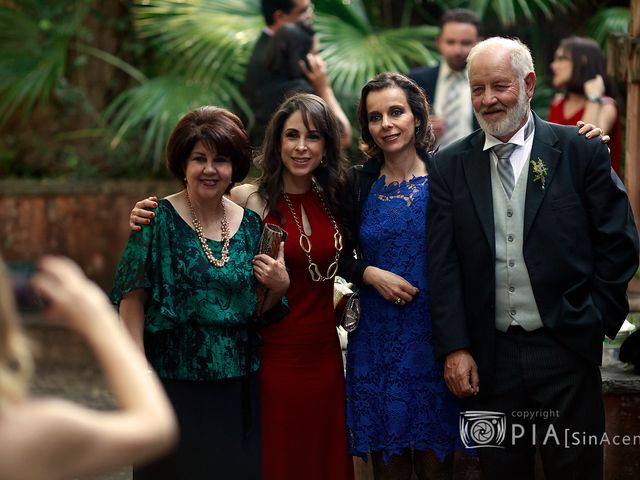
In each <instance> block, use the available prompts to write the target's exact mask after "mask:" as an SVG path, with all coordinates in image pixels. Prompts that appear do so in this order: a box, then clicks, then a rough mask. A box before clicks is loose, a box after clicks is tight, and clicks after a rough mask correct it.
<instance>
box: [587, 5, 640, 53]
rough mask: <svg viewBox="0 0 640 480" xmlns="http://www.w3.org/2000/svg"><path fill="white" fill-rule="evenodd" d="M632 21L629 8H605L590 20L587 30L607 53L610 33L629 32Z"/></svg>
mask: <svg viewBox="0 0 640 480" xmlns="http://www.w3.org/2000/svg"><path fill="white" fill-rule="evenodd" d="M630 21H631V12H630V10H629V9H628V8H625V7H611V8H603V9H602V10H600V11H598V13H596V14H595V15H594V16H593V17H592V18H591V20H589V23H588V24H587V28H588V29H589V35H590V36H591V37H593V39H594V40H595V41H596V42H598V43H599V44H600V45H601V46H602V48H603V49H605V51H606V48H607V39H608V37H609V32H628V31H629V22H630Z"/></svg>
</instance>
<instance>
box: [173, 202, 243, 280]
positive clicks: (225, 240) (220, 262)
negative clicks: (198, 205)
mask: <svg viewBox="0 0 640 480" xmlns="http://www.w3.org/2000/svg"><path fill="white" fill-rule="evenodd" d="M184 192H185V194H186V197H187V205H189V210H191V217H192V219H191V222H192V223H193V229H194V230H195V231H196V235H198V240H200V245H202V250H204V254H205V256H206V257H207V260H209V263H210V264H211V265H213V266H214V267H218V268H221V267H224V266H225V265H226V264H227V262H228V261H229V241H230V239H231V235H230V231H229V222H228V221H227V210H226V209H225V208H224V201H222V202H221V203H220V204H221V205H222V220H221V221H220V230H221V233H222V252H221V257H220V259H217V258H216V257H214V256H213V252H212V251H211V249H210V248H209V244H208V243H207V239H206V238H205V236H204V230H203V228H202V224H201V223H200V220H198V217H196V211H195V210H194V209H193V205H191V199H190V198H189V191H188V190H186V189H185V191H184Z"/></svg>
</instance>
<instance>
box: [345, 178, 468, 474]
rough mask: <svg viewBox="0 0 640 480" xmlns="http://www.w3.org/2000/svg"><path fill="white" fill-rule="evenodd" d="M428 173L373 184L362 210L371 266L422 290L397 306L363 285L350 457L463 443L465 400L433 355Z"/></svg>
mask: <svg viewBox="0 0 640 480" xmlns="http://www.w3.org/2000/svg"><path fill="white" fill-rule="evenodd" d="M428 198H429V183H428V177H426V176H424V177H413V178H412V179H411V180H410V181H404V182H402V183H400V184H398V183H397V182H392V183H391V184H389V185H385V179H384V177H381V178H379V179H378V180H377V181H376V183H375V184H374V185H373V186H372V188H371V192H370V193H369V196H368V197H367V199H366V201H365V204H364V206H363V210H362V217H361V218H362V223H361V227H360V247H361V250H362V253H363V256H364V258H365V259H366V261H367V263H368V264H370V265H375V266H376V267H379V268H382V269H384V270H389V271H391V272H394V273H396V274H398V275H400V276H402V277H404V278H405V279H406V280H408V281H409V282H410V283H411V284H413V285H414V286H416V287H417V288H418V289H419V290H420V291H419V293H418V294H417V295H416V296H415V297H414V299H413V301H412V302H410V303H408V304H406V305H404V306H398V305H394V304H393V303H391V302H389V301H386V300H384V299H383V298H382V297H381V296H380V295H379V294H378V292H377V291H376V290H375V289H374V288H373V287H368V286H365V287H364V288H362V289H361V306H362V312H361V318H360V324H359V326H358V329H357V330H356V331H355V332H353V333H351V334H350V335H349V344H348V348H347V384H346V390H347V427H348V433H349V444H350V450H351V453H352V455H357V456H362V457H365V456H366V455H367V453H369V452H376V451H381V452H382V454H383V459H384V461H385V462H386V461H387V460H388V459H389V457H390V456H391V455H394V454H397V453H400V452H401V451H402V450H404V449H406V448H408V447H413V448H415V449H418V450H429V449H430V450H433V451H434V453H436V454H437V456H438V458H439V459H440V460H441V461H442V460H443V459H444V456H445V455H446V454H448V453H450V452H452V451H454V450H457V449H459V446H460V437H459V433H458V414H459V412H460V403H459V401H458V399H457V398H456V397H454V396H453V395H452V394H451V393H450V392H449V390H448V389H447V386H446V384H445V383H444V380H443V377H442V364H441V363H440V362H438V361H436V359H435V358H434V356H433V352H432V347H431V319H430V316H429V284H428V280H427V251H426V221H425V220H426V208H427V201H428Z"/></svg>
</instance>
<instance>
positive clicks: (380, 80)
mask: <svg viewBox="0 0 640 480" xmlns="http://www.w3.org/2000/svg"><path fill="white" fill-rule="evenodd" d="M394 87H397V88H399V89H401V90H402V91H404V94H405V96H406V97H407V103H408V104H409V108H411V113H413V116H414V117H415V118H416V120H418V122H419V125H418V126H417V127H416V131H415V142H414V145H415V147H416V150H417V151H418V153H419V154H420V155H421V156H424V155H426V154H427V152H429V150H431V147H432V146H433V143H434V140H435V138H434V135H433V130H432V128H431V122H430V121H429V103H428V102H427V97H426V96H425V94H424V92H423V91H422V89H421V88H420V87H419V86H418V85H417V84H416V82H414V81H413V80H411V79H410V78H409V77H406V76H405V75H402V74H400V73H393V72H383V73H380V74H378V75H376V76H375V77H373V78H372V79H371V80H369V81H368V82H367V83H366V84H365V86H364V87H362V91H361V92H360V101H359V102H358V122H359V123H360V129H361V130H362V140H361V142H360V151H361V152H362V153H364V155H365V156H367V157H369V158H376V159H378V160H379V161H382V160H383V158H382V157H383V155H382V150H380V147H379V146H378V145H377V144H376V142H375V141H374V140H373V136H372V135H371V132H370V131H369V112H367V97H368V96H369V93H370V92H377V91H379V90H386V89H387V88H394Z"/></svg>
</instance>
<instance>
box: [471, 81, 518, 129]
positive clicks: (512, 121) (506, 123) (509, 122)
mask: <svg viewBox="0 0 640 480" xmlns="http://www.w3.org/2000/svg"><path fill="white" fill-rule="evenodd" d="M523 83H524V82H523ZM484 110H485V108H481V109H480V112H474V114H475V116H476V119H477V120H478V124H479V125H480V128H482V130H484V132H485V133H488V134H489V135H493V136H494V137H496V138H497V137H504V136H506V135H509V134H510V133H515V132H517V131H518V128H520V124H521V123H522V121H523V119H525V118H527V114H528V113H529V99H528V98H527V94H526V92H525V91H524V85H521V86H520V93H519V94H518V103H517V104H516V105H514V106H513V107H511V108H508V109H507V110H506V112H507V116H506V117H505V118H504V119H502V120H499V121H497V122H489V121H487V120H485V119H484V117H483V116H482V112H483V111H484Z"/></svg>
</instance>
